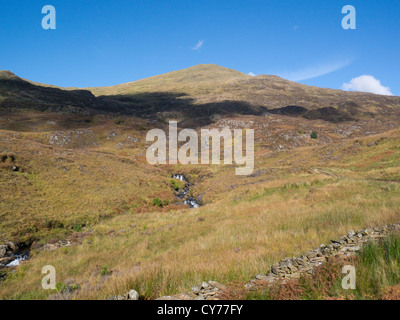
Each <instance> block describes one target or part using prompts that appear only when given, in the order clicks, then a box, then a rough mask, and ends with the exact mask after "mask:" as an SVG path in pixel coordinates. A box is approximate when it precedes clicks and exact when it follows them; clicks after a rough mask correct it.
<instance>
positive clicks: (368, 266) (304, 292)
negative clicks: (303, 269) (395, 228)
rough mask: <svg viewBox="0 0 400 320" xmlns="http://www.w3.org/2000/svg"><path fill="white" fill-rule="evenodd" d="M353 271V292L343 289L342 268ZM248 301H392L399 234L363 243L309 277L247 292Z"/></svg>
mask: <svg viewBox="0 0 400 320" xmlns="http://www.w3.org/2000/svg"><path fill="white" fill-rule="evenodd" d="M345 265H352V266H354V268H355V270H356V289H347V290H346V289H344V288H343V287H342V280H343V277H344V276H345V275H344V274H343V273H342V269H343V267H344V266H345ZM247 298H248V299H266V300H270V299H273V300H278V299H279V300H282V299H284V300H299V299H305V300H321V299H329V300H332V299H350V300H369V299H374V300H376V299H378V300H392V299H395V300H397V299H399V298H400V235H399V234H393V235H392V236H389V237H388V238H385V239H383V240H381V241H379V242H371V243H369V244H367V245H366V246H365V247H363V248H362V250H361V251H360V252H359V253H358V254H357V256H355V257H354V258H353V257H352V258H347V259H343V258H331V259H330V260H329V261H328V262H327V263H326V264H324V265H321V266H319V267H318V268H317V270H316V272H314V273H313V275H312V276H309V275H306V276H303V277H301V278H300V279H299V280H290V281H288V282H286V283H285V284H276V285H273V286H271V287H266V288H264V289H260V290H258V291H256V292H253V293H249V294H248V295H247Z"/></svg>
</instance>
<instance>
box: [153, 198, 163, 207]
mask: <svg viewBox="0 0 400 320" xmlns="http://www.w3.org/2000/svg"><path fill="white" fill-rule="evenodd" d="M153 206H158V207H162V206H163V202H162V200H161V199H159V198H154V200H153Z"/></svg>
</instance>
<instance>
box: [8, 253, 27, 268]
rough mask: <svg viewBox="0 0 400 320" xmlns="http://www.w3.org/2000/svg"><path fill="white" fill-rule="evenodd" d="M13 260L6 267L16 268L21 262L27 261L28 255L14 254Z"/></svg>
mask: <svg viewBox="0 0 400 320" xmlns="http://www.w3.org/2000/svg"><path fill="white" fill-rule="evenodd" d="M14 258H15V260H13V261H11V262H10V263H9V264H7V265H6V267H8V268H11V267H16V266H19V265H20V264H21V261H25V260H28V258H29V255H28V254H27V253H21V254H16V255H15V256H14Z"/></svg>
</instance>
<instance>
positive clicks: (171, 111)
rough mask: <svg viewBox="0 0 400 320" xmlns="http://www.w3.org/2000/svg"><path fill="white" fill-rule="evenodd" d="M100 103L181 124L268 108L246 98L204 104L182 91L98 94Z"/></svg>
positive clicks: (193, 124) (202, 122) (195, 124)
mask: <svg viewBox="0 0 400 320" xmlns="http://www.w3.org/2000/svg"><path fill="white" fill-rule="evenodd" d="M99 99H101V100H103V101H104V102H110V103H114V104H116V103H117V104H119V106H120V108H121V111H123V112H124V113H126V114H131V115H134V116H137V117H140V118H145V119H158V120H163V119H168V118H180V120H182V122H181V125H182V126H184V127H193V128H196V127H199V126H204V125H208V124H211V123H212V122H213V121H215V120H217V119H218V118H220V117H228V116H237V115H256V116H260V115H262V114H264V113H265V112H266V111H268V109H267V108H266V107H264V106H259V105H254V104H252V103H249V102H246V101H219V102H211V103H205V104H199V103H196V102H195V99H193V98H191V97H189V96H188V95H186V94H184V93H166V92H152V93H138V94H134V95H115V96H101V97H99Z"/></svg>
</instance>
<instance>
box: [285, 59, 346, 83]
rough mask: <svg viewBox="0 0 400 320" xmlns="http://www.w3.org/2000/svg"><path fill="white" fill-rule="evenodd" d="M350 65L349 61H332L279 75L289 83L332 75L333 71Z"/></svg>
mask: <svg viewBox="0 0 400 320" xmlns="http://www.w3.org/2000/svg"><path fill="white" fill-rule="evenodd" d="M351 63H352V60H351V59H347V60H343V61H334V62H329V63H321V64H318V65H315V66H312V67H308V68H304V69H300V70H297V71H294V72H289V73H286V74H281V76H282V77H283V78H286V79H288V80H291V81H302V80H307V79H312V78H317V77H321V76H324V75H326V74H329V73H332V72H334V71H337V70H340V69H342V68H344V67H347V66H348V65H350V64H351Z"/></svg>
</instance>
